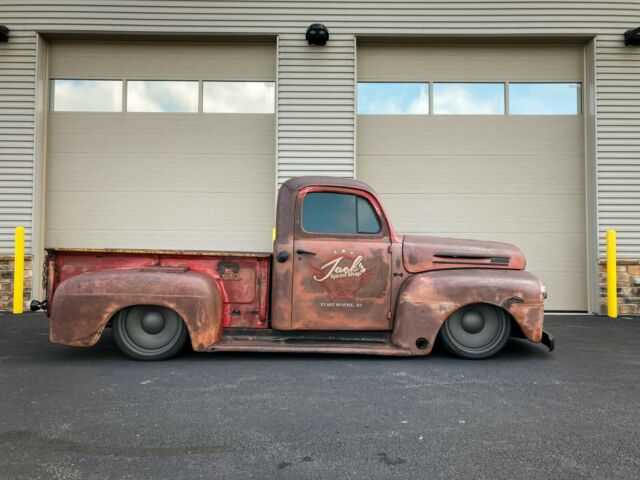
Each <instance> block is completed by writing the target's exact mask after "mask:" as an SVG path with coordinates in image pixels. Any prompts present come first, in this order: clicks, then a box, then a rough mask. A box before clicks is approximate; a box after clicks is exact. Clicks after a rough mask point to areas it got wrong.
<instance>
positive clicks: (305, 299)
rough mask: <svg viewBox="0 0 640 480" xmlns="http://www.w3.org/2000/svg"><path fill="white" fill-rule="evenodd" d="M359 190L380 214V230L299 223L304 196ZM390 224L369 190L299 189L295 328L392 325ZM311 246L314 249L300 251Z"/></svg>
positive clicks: (292, 316) (296, 234) (296, 219)
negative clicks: (321, 228) (317, 229)
mask: <svg viewBox="0 0 640 480" xmlns="http://www.w3.org/2000/svg"><path fill="white" fill-rule="evenodd" d="M317 191H322V192H335V193H348V194H353V193H357V194H358V195H359V196H361V197H363V198H366V199H367V200H368V201H369V203H370V204H371V205H372V206H373V208H374V209H375V210H376V213H377V214H378V216H379V218H380V220H381V225H382V228H381V231H380V233H378V234H367V235H363V234H357V235H352V234H326V233H310V232H306V231H305V230H304V229H303V228H302V222H301V218H302V202H303V200H304V198H305V196H306V195H307V194H309V193H311V192H317ZM389 232H390V229H389V226H388V223H387V222H386V218H385V217H384V215H383V212H382V208H381V206H380V204H379V202H378V200H377V199H376V198H375V197H374V196H373V195H372V194H371V193H369V192H365V191H361V190H358V191H354V190H353V189H348V188H344V187H337V186H325V187H321V186H317V185H313V186H307V187H304V188H302V189H300V190H299V191H298V195H297V198H296V205H295V212H294V246H293V252H294V255H293V292H294V298H293V307H292V315H291V325H292V328H293V329H298V330H389V329H390V328H391V323H390V321H391V315H390V312H391V303H390V302H391V298H390V294H391V251H390V245H391V240H390V233H389ZM300 250H303V251H309V252H313V254H312V255H308V254H298V253H297V252H298V251H300Z"/></svg>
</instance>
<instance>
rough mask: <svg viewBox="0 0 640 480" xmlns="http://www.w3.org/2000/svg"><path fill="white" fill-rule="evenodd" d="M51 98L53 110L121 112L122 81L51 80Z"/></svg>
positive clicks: (50, 107) (51, 108)
mask: <svg viewBox="0 0 640 480" xmlns="http://www.w3.org/2000/svg"><path fill="white" fill-rule="evenodd" d="M49 98H50V105H49V109H50V110H51V111H52V112H120V111H122V82H121V81H119V80H116V81H114V80H51V90H50V95H49Z"/></svg>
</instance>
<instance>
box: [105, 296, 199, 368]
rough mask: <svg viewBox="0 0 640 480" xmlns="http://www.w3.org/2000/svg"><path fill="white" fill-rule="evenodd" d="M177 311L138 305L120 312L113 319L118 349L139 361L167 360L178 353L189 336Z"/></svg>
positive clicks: (114, 335) (114, 336)
mask: <svg viewBox="0 0 640 480" xmlns="http://www.w3.org/2000/svg"><path fill="white" fill-rule="evenodd" d="M188 336H189V335H188V332H187V328H186V327H185V325H184V322H183V321H182V318H180V315H178V314H177V313H176V312H175V311H173V310H171V309H170V308H166V307H158V306H156V305H136V306H134V307H129V308H125V309H124V310H122V311H120V312H119V313H118V314H117V315H116V318H115V319H114V321H113V338H114V339H115V342H116V345H117V346H118V348H119V349H120V350H121V351H122V353H124V354H125V355H127V356H128V357H130V358H133V359H135V360H147V361H151V360H166V359H167V358H171V357H173V356H175V355H176V354H178V353H179V352H180V351H181V350H182V349H183V348H184V346H185V343H186V342H187V338H188Z"/></svg>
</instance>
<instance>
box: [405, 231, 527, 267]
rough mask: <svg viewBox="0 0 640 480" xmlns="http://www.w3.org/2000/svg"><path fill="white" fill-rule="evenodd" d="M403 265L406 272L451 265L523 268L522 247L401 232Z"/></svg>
mask: <svg viewBox="0 0 640 480" xmlns="http://www.w3.org/2000/svg"><path fill="white" fill-rule="evenodd" d="M402 258H403V262H404V268H405V269H406V270H407V271H408V272H410V273H420V272H427V271H429V270H444V269H453V268H500V269H509V270H524V267H525V264H526V260H525V257H524V254H523V253H522V251H521V250H520V249H519V248H518V247H516V246H514V245H511V244H510V243H501V242H487V241H480V240H462V239H458V238H445V237H422V236H414V235H405V237H404V239H403V243H402Z"/></svg>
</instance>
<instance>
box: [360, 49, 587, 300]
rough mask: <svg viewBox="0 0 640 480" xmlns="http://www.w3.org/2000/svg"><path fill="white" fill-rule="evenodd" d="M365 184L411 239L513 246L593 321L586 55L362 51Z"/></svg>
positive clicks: (554, 293) (556, 294) (553, 296)
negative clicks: (588, 249) (585, 117)
mask: <svg viewBox="0 0 640 480" xmlns="http://www.w3.org/2000/svg"><path fill="white" fill-rule="evenodd" d="M358 81H359V85H358V113H359V114H358V159H357V162H358V163H357V172H358V174H357V175H358V178H360V179H362V180H364V181H366V182H369V183H370V184H372V185H373V187H374V188H375V189H376V190H377V191H378V192H379V193H380V194H381V195H382V197H383V199H384V202H385V205H386V206H387V208H388V210H389V214H390V215H391V217H392V219H393V221H394V223H395V226H396V228H397V229H398V231H400V232H403V233H415V234H428V235H445V236H455V237H463V238H478V239H492V240H498V241H506V242H512V243H515V244H516V245H518V246H519V247H521V248H522V249H523V250H524V252H525V253H526V255H527V262H528V267H527V268H528V269H529V270H531V271H532V272H535V273H536V274H538V275H539V276H540V277H541V278H542V279H543V281H544V282H545V283H546V284H547V285H548V289H549V292H550V293H549V300H548V303H547V307H548V309H552V310H586V309H587V281H586V227H585V152H584V121H583V118H582V115H581V104H582V100H581V87H582V82H583V49H582V47H581V46H573V45H539V46H533V45H528V46H525V45H523V46H512V45H493V46H491V45H480V46H465V45H451V46H446V45H431V46H427V45H406V44H395V45H376V44H364V45H360V46H359V48H358Z"/></svg>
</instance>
